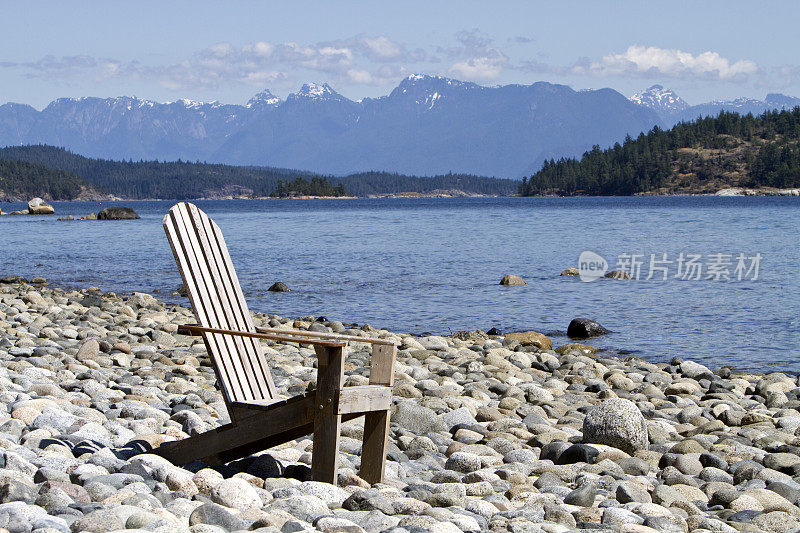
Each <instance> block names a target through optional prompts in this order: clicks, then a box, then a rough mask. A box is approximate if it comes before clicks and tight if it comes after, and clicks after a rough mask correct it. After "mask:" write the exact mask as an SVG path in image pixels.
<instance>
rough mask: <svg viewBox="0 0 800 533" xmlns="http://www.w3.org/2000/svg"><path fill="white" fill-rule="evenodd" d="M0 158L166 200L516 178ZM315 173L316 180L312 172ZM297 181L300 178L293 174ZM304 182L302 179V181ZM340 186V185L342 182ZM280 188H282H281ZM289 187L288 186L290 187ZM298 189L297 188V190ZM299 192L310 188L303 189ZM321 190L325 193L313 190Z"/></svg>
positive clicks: (42, 150)
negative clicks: (345, 173)
mask: <svg viewBox="0 0 800 533" xmlns="http://www.w3.org/2000/svg"><path fill="white" fill-rule="evenodd" d="M0 158H6V159H13V160H17V161H25V162H29V163H34V164H38V165H43V166H46V167H50V168H55V169H59V170H63V171H66V172H70V173H72V174H75V175H77V176H80V177H81V178H84V179H85V180H86V181H88V182H90V183H92V184H95V185H97V186H98V187H101V188H102V189H104V190H106V191H108V192H109V193H111V194H114V195H116V196H120V197H122V198H131V199H145V198H163V199H169V200H179V199H191V198H202V197H209V196H214V195H215V194H216V195H218V194H220V192H223V193H224V192H225V191H230V190H237V191H239V192H246V193H248V194H252V195H253V196H269V195H271V194H273V193H276V194H279V195H280V194H283V193H285V192H286V190H287V187H289V184H292V186H294V184H295V183H298V184H299V185H298V186H299V187H301V189H302V191H308V190H312V189H315V190H317V189H319V190H326V191H327V190H328V189H327V187H324V186H322V181H321V180H326V181H327V182H329V185H330V186H331V187H332V189H333V190H332V191H330V192H331V193H334V194H338V193H341V191H342V190H344V191H346V192H347V193H349V194H352V195H354V196H369V195H376V194H391V193H399V192H421V193H425V192H430V191H433V190H436V189H459V190H463V191H465V192H467V193H473V194H487V195H498V196H504V195H510V194H515V193H516V187H517V184H518V183H519V182H518V181H516V180H510V179H496V178H486V177H482V176H472V175H467V174H445V175H439V176H433V177H424V176H406V175H402V174H395V173H389V172H359V173H354V174H350V175H348V176H344V177H335V176H319V175H316V174H314V173H311V172H306V171H297V170H290V169H283V168H272V167H242V166H232V165H222V164H209V163H202V162H199V161H197V162H188V161H181V160H178V161H172V162H160V161H130V160H129V161H110V160H105V159H93V158H88V157H84V156H81V155H78V154H74V153H72V152H70V151H68V150H65V149H63V148H56V147H53V146H47V145H28V146H10V147H7V148H0ZM315 177H316V178H319V179H318V180H317V181H316V182H315V181H314V178H315ZM298 179H300V180H301V181H300V182H298V181H297V180H298ZM303 181H304V182H307V185H302V183H301V182H303ZM340 187H342V188H340ZM279 188H280V190H279ZM289 188H291V187H289ZM298 192H300V191H298ZM301 194H308V193H307V192H301ZM314 195H315V196H324V195H326V194H314Z"/></svg>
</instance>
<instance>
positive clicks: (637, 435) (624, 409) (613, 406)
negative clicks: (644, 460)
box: [583, 398, 649, 455]
mask: <svg viewBox="0 0 800 533" xmlns="http://www.w3.org/2000/svg"><path fill="white" fill-rule="evenodd" d="M583 442H585V443H593V444H605V445H607V446H613V447H615V448H619V449H620V450H622V451H624V452H626V453H629V454H631V455H633V454H634V453H635V452H636V451H637V450H646V449H647V447H648V442H649V440H648V435H647V423H646V422H645V419H644V416H642V413H641V412H640V411H639V408H638V407H636V404H635V403H633V402H632V401H630V400H626V399H624V398H611V399H609V400H606V401H604V402H603V403H601V404H600V405H598V406H597V407H595V408H594V409H592V410H591V411H590V412H589V413H588V414H587V415H586V417H585V418H584V419H583Z"/></svg>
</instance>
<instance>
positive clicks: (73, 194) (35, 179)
mask: <svg viewBox="0 0 800 533" xmlns="http://www.w3.org/2000/svg"><path fill="white" fill-rule="evenodd" d="M93 189H95V188H93V187H92V186H91V185H90V184H89V183H87V182H86V181H85V180H83V179H81V178H79V177H78V176H76V175H75V174H73V173H71V172H67V171H64V170H56V169H52V168H48V167H45V166H42V165H35V164H33V163H27V162H24V161H14V160H10V159H2V158H0V200H12V201H13V200H19V201H25V200H29V199H31V198H34V197H37V196H39V197H42V198H45V199H47V200H74V199H75V198H77V197H78V196H79V195H80V194H81V193H83V192H86V191H92V190H93Z"/></svg>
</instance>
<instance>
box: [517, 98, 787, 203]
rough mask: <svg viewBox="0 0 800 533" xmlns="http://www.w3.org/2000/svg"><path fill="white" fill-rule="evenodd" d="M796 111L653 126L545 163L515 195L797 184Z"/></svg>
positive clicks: (728, 114) (725, 115)
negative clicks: (610, 144) (667, 127)
mask: <svg viewBox="0 0 800 533" xmlns="http://www.w3.org/2000/svg"><path fill="white" fill-rule="evenodd" d="M798 141H800V107H796V108H794V109H793V110H791V111H788V110H783V111H767V112H765V113H763V114H762V115H759V116H757V117H754V116H753V115H751V114H747V115H740V114H738V113H732V112H726V111H723V112H721V113H720V114H719V115H718V116H716V117H705V118H700V119H698V120H696V121H693V122H682V123H679V124H677V125H675V126H674V127H673V128H672V129H670V130H667V131H665V130H662V129H661V128H659V127H658V126H656V127H654V128H653V129H652V130H650V131H649V132H648V133H642V134H640V135H639V136H638V137H637V138H636V139H633V138H631V137H630V136H628V137H627V138H626V139H625V141H624V142H623V143H622V144H620V143H617V144H615V145H614V146H613V147H611V148H608V149H606V150H601V149H600V147H599V146H594V147H593V148H592V150H590V151H588V152H586V153H584V154H583V157H581V159H580V160H578V159H575V158H562V159H559V160H558V161H556V160H554V159H550V160H548V161H545V162H544V164H543V166H542V168H541V170H539V171H538V172H536V173H535V174H533V175H532V176H530V177H526V178H523V180H522V183H521V184H520V185H519V194H521V195H523V196H532V195H543V194H555V195H579V194H584V195H631V194H636V193H643V192H651V191H655V190H659V189H666V190H667V192H668V191H669V190H671V189H675V188H678V187H683V188H688V189H691V188H695V189H702V188H703V187H704V186H708V185H709V184H710V183H712V182H713V183H714V184H717V183H720V181H726V180H727V182H728V183H727V185H728V186H742V187H779V188H790V187H798V186H800V147H798Z"/></svg>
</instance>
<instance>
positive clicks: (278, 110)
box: [0, 75, 658, 177]
mask: <svg viewBox="0 0 800 533" xmlns="http://www.w3.org/2000/svg"><path fill="white" fill-rule="evenodd" d="M592 101H593V103H591V104H589V102H592ZM609 117H611V118H609ZM657 120H658V119H657V116H656V115H655V114H654V113H653V112H652V111H651V110H648V109H643V108H639V107H636V106H634V105H633V104H632V103H631V102H629V101H628V100H627V99H625V97H624V96H622V95H621V94H619V93H617V92H616V91H613V90H610V89H604V90H599V91H590V92H577V91H574V90H573V89H571V88H569V87H567V86H565V85H557V84H550V83H547V82H537V83H534V84H531V85H506V86H500V87H484V86H481V85H477V84H475V83H471V82H464V81H460V80H455V79H450V78H444V77H440V76H427V75H411V76H408V77H407V78H405V79H404V80H402V81H401V82H400V83H399V84H398V86H397V87H396V88H395V89H393V90H392V91H391V92H390V94H388V95H386V96H382V97H379V98H364V99H363V100H360V101H353V100H350V99H348V98H346V97H344V96H343V95H341V94H339V93H337V92H336V91H335V90H334V89H333V88H332V87H331V86H330V85H328V84H305V85H304V86H303V87H301V89H300V90H299V91H298V92H296V93H292V94H290V95H289V96H288V97H287V98H286V99H285V100H282V99H280V98H278V97H277V96H275V95H274V94H273V93H271V92H270V91H268V90H266V91H261V92H260V93H258V94H257V95H255V96H254V97H253V98H251V99H250V100H249V101H248V102H247V103H246V104H244V105H238V104H224V103H220V102H212V103H205V102H194V101H191V100H177V101H175V102H167V103H158V102H154V101H150V100H143V99H141V98H136V97H130V96H126V97H116V98H105V99H103V98H97V97H84V98H60V99H57V100H54V101H53V102H51V103H50V105H48V106H46V107H45V108H44V109H43V110H41V111H37V110H35V109H34V108H32V107H30V106H24V105H20V104H4V105H2V106H0V146H3V145H5V146H14V145H20V144H49V145H55V146H63V147H65V148H68V149H70V150H72V151H74V152H77V153H80V154H83V155H86V156H88V157H99V158H106V159H118V160H119V159H125V160H129V159H132V160H152V159H157V160H172V161H174V160H178V159H182V160H189V161H208V162H214V163H224V164H232V165H261V166H274V167H288V168H304V169H308V170H310V171H313V172H319V173H324V174H336V175H346V174H350V173H353V172H366V171H371V170H374V169H378V170H380V171H387V172H398V173H403V174H414V175H432V174H446V173H447V172H456V173H468V174H476V175H487V176H503V177H521V176H522V175H524V174H525V173H527V172H529V170H530V169H532V168H536V167H538V166H539V165H540V164H541V161H542V160H543V159H545V158H547V157H550V156H553V155H561V154H564V153H566V154H569V155H579V154H580V153H582V152H583V151H584V150H586V149H588V148H589V147H591V146H592V145H594V144H597V143H601V144H602V145H610V144H613V143H614V142H616V141H618V140H621V139H622V138H624V136H625V134H627V133H629V132H631V131H643V130H645V129H649V128H650V127H651V126H652V125H653V124H655V123H656V122H657ZM587 124H588V125H589V127H588V128H587V127H586V125H587Z"/></svg>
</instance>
